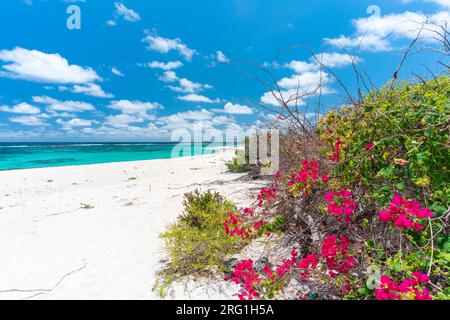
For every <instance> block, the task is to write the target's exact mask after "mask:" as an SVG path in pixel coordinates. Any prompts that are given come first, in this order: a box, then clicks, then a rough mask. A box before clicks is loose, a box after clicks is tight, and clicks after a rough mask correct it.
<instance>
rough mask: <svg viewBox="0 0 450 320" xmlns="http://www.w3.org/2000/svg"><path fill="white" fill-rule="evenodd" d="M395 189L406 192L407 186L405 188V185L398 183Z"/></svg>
mask: <svg viewBox="0 0 450 320" xmlns="http://www.w3.org/2000/svg"><path fill="white" fill-rule="evenodd" d="M395 187H396V188H397V189H398V190H400V191H403V190H405V188H406V186H405V184H404V183H397V184H396V185H395Z"/></svg>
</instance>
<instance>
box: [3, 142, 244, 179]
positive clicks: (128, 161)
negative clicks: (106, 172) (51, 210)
mask: <svg viewBox="0 0 450 320" xmlns="http://www.w3.org/2000/svg"><path fill="white" fill-rule="evenodd" d="M237 149H239V146H238V147H234V146H229V147H210V148H205V149H204V150H218V151H214V152H213V153H204V152H202V154H198V155H187V156H178V157H168V158H157V159H146V160H118V161H110V162H98V163H87V164H70V165H57V166H48V167H33V168H15V169H0V174H1V173H2V172H10V171H24V170H42V169H56V168H70V167H88V166H100V165H108V164H115V163H130V164H132V163H133V162H135V163H137V164H139V163H141V162H147V161H158V160H164V161H167V160H172V159H180V158H182V159H191V160H192V158H197V157H207V156H214V155H220V154H221V153H224V152H228V151H234V150H237Z"/></svg>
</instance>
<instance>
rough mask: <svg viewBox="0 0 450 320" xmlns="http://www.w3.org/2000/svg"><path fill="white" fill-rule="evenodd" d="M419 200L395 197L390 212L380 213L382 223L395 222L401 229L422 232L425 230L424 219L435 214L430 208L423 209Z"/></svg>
mask: <svg viewBox="0 0 450 320" xmlns="http://www.w3.org/2000/svg"><path fill="white" fill-rule="evenodd" d="M421 206H422V205H421V203H420V202H419V201H417V200H406V199H404V198H403V197H402V196H401V195H398V194H396V195H394V196H393V197H392V200H391V203H390V204H389V207H388V210H381V211H379V212H378V213H379V215H380V220H381V221H382V222H391V221H392V222H393V223H394V225H395V226H396V227H397V228H399V229H410V230H415V231H421V230H423V229H424V228H425V226H424V225H423V224H422V221H421V220H423V219H426V218H432V217H433V214H432V213H431V210H430V209H428V208H421Z"/></svg>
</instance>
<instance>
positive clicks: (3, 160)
mask: <svg viewBox="0 0 450 320" xmlns="http://www.w3.org/2000/svg"><path fill="white" fill-rule="evenodd" d="M220 146H222V145H219V144H217V145H214V144H211V143H208V144H206V143H205V144H188V145H183V146H182V147H181V148H180V146H179V145H178V147H177V145H176V144H175V143H168V142H155V143H52V142H49V143H0V170H13V169H28V168H46V167H60V166H73V165H85V164H96V163H110V162H123V161H138V160H151V159H168V158H171V157H172V153H173V150H174V148H175V147H177V149H176V150H178V152H176V154H175V156H176V157H180V156H192V155H200V154H207V153H209V154H211V153H214V152H220V148H218V147H220Z"/></svg>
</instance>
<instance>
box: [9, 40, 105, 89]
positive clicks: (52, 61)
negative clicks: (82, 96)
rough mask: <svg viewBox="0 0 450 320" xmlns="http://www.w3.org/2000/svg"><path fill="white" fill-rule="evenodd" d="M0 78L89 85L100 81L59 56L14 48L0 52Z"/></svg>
mask: <svg viewBox="0 0 450 320" xmlns="http://www.w3.org/2000/svg"><path fill="white" fill-rule="evenodd" d="M0 61H4V62H6V63H7V64H4V65H2V66H1V69H0V76H3V77H10V78H17V79H24V80H29V81H36V82H44V83H77V84H83V83H90V82H93V81H95V80H100V77H99V76H98V74H97V73H96V72H95V71H94V70H93V69H92V68H88V67H81V66H78V65H73V64H69V62H68V61H67V59H65V58H63V57H62V56H61V55H59V54H57V53H55V54H48V53H44V52H41V51H37V50H28V49H24V48H20V47H16V48H14V49H13V50H1V51H0Z"/></svg>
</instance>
